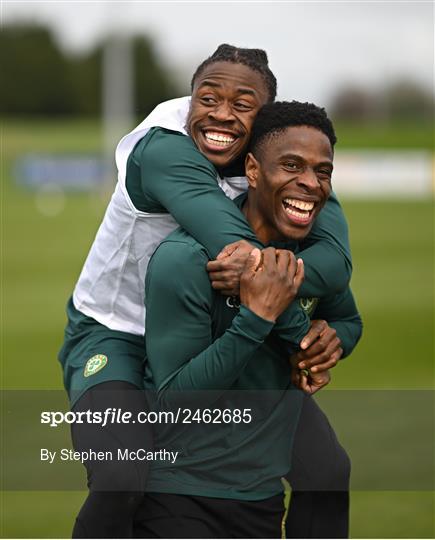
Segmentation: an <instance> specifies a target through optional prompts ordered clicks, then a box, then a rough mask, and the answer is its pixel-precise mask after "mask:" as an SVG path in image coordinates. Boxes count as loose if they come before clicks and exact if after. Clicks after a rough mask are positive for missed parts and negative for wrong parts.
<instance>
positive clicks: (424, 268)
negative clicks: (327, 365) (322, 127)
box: [1, 122, 435, 538]
mask: <svg viewBox="0 0 435 540" xmlns="http://www.w3.org/2000/svg"><path fill="white" fill-rule="evenodd" d="M354 131H355V132H356V130H354ZM359 136H361V134H360V133H359V132H358V133H356V134H355V133H354V139H353V140H357V139H358V137H359ZM348 138H350V139H352V137H351V136H350V135H349V137H348ZM390 138H391V136H390ZM2 139H3V143H2V156H3V159H2V253H1V255H2V261H3V265H2V287H1V292H2V312H1V316H2V336H1V343H2V345H1V347H2V349H1V355H2V386H3V388H8V389H60V388H61V387H62V382H61V372H60V368H59V366H58V364H57V361H56V353H57V350H58V349H59V346H60V345H61V342H62V332H63V326H64V323H65V316H64V305H65V302H66V300H67V298H68V296H69V294H70V293H71V290H72V287H73V285H74V282H75V280H76V278H77V276H78V273H79V271H80V268H81V265H82V262H83V260H84V257H85V256H86V253H87V250H88V248H89V246H90V244H91V242H92V239H93V236H94V234H95V232H96V229H97V227H98V224H99V222H100V220H101V217H102V215H103V212H104V208H105V200H106V197H104V196H101V195H100V194H76V195H74V196H70V195H69V196H67V197H66V199H65V200H64V203H63V204H64V207H63V210H62V211H61V212H60V213H58V214H57V215H55V216H53V217H44V215H42V214H41V213H40V211H39V210H38V207H37V204H36V200H35V195H34V194H33V193H29V192H26V191H23V190H21V189H19V188H17V187H16V186H15V185H14V184H13V182H12V179H11V176H10V171H11V163H12V160H13V159H14V158H15V157H16V156H17V155H19V154H20V153H21V152H37V151H43V152H49V151H59V152H67V151H82V152H86V151H96V150H98V148H99V144H100V133H99V130H98V126H97V125H96V124H95V123H93V122H79V123H77V122H70V123H67V124H66V123H61V122H59V123H57V124H55V125H53V124H49V123H47V122H45V123H35V124H29V123H24V122H23V123H6V124H5V126H4V128H3V138H2ZM366 143H367V140H366ZM386 146H388V145H386ZM399 146H400V145H399ZM417 146H418V145H417ZM423 146H424V145H423ZM48 203H50V200H48ZM343 205H344V208H345V212H346V215H347V217H348V220H349V224H350V229H351V241H352V249H353V258H354V277H353V282H352V286H353V289H354V292H355V295H356V298H357V301H358V304H359V307H360V310H361V313H362V316H363V319H364V325H365V328H364V335H363V338H362V340H361V343H360V345H359V346H358V349H357V350H356V351H355V353H354V354H353V355H352V357H351V358H349V359H346V360H344V361H343V363H342V364H341V365H340V366H339V367H338V368H336V369H335V370H334V372H333V382H332V383H331V388H332V389H341V390H344V389H348V390H349V389H352V390H369V389H392V390H394V389H395V390H406V389H415V390H419V389H427V388H432V387H433V357H432V355H433V328H434V325H433V322H434V321H433V300H434V298H433V205H432V201H430V200H426V201H401V202H397V201H343ZM349 408H350V411H349V413H350V414H351V412H352V411H351V405H350V407H349ZM381 413H382V411H379V414H381ZM423 413H424V411H423ZM331 421H332V423H334V418H333V417H332V418H331ZM352 428H355V429H358V426H352ZM343 436H344V437H345V436H346V433H343ZM385 451H387V450H385ZM398 473H399V471H398ZM427 474H430V471H428V472H427ZM82 498H83V494H82V493H79V492H69V493H68V492H55V493H54V492H48V491H45V492H44V491H40V492H7V493H4V494H3V513H4V519H3V527H4V528H3V530H2V536H5V537H11V538H14V537H15V538H18V537H41V538H44V537H47V538H49V537H63V536H68V534H70V530H71V524H72V521H73V517H74V515H75V513H76V512H77V509H78V507H79V506H80V501H81V500H82ZM432 515H433V494H432V492H422V491H420V492H416V491H355V492H354V493H353V497H352V523H351V525H352V536H353V537H367V538H372V537H386V538H404V537H415V538H429V537H432V536H434V533H435V531H434V525H433V518H432Z"/></svg>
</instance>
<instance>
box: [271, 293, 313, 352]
mask: <svg viewBox="0 0 435 540" xmlns="http://www.w3.org/2000/svg"><path fill="white" fill-rule="evenodd" d="M309 328H310V319H309V317H308V315H307V314H306V313H305V311H304V310H303V309H302V308H301V307H300V305H299V302H298V301H297V300H295V301H294V302H293V303H292V304H291V305H290V306H289V307H288V308H287V309H286V310H285V311H284V312H283V313H282V314H281V315H280V316H279V317H278V319H277V321H276V324H275V326H274V329H273V332H274V334H276V335H277V336H278V337H279V338H281V339H282V340H283V341H284V342H285V343H286V346H287V348H288V352H289V354H293V353H295V352H297V351H299V350H300V346H299V345H300V342H301V341H302V339H303V337H304V336H305V335H306V334H307V332H308V330H309Z"/></svg>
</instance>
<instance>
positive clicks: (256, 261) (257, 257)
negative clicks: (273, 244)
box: [243, 248, 262, 277]
mask: <svg viewBox="0 0 435 540" xmlns="http://www.w3.org/2000/svg"><path fill="white" fill-rule="evenodd" d="M261 259H262V256H261V251H260V250H259V249H258V248H254V249H253V250H252V251H251V253H250V255H249V257H248V260H247V261H246V265H245V270H244V272H243V273H244V274H245V275H247V276H248V277H249V276H251V277H253V276H254V275H255V272H256V271H257V270H258V268H259V267H260V265H261Z"/></svg>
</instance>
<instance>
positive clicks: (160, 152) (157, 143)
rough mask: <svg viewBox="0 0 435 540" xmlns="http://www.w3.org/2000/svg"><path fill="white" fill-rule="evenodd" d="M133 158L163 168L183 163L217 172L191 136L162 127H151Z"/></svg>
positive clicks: (134, 151) (135, 150)
mask: <svg viewBox="0 0 435 540" xmlns="http://www.w3.org/2000/svg"><path fill="white" fill-rule="evenodd" d="M133 159H135V160H136V161H138V162H141V163H143V162H145V163H146V164H147V166H154V167H155V166H157V167H159V168H163V169H165V168H169V167H173V166H180V165H183V164H185V165H189V166H195V165H196V166H201V167H206V168H208V169H210V171H212V172H213V174H215V169H214V166H213V165H212V164H211V163H210V162H209V161H208V160H207V159H206V158H205V156H203V155H202V154H201V152H200V151H199V150H198V148H197V147H196V145H195V143H194V142H193V140H192V139H191V138H190V137H189V136H187V135H184V134H183V133H180V132H178V131H170V130H168V129H163V128H160V127H155V128H152V129H150V131H149V132H148V133H147V135H146V136H145V137H144V138H143V139H142V140H141V141H140V142H139V143H138V144H137V145H136V147H135V149H134V150H133Z"/></svg>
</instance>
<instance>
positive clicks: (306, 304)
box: [299, 298, 319, 315]
mask: <svg viewBox="0 0 435 540" xmlns="http://www.w3.org/2000/svg"><path fill="white" fill-rule="evenodd" d="M318 302H319V299H318V298H299V304H300V306H301V308H302V309H303V310H304V311H305V313H306V314H307V315H311V314H312V313H313V311H314V310H315V309H316V306H317V304H318Z"/></svg>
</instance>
